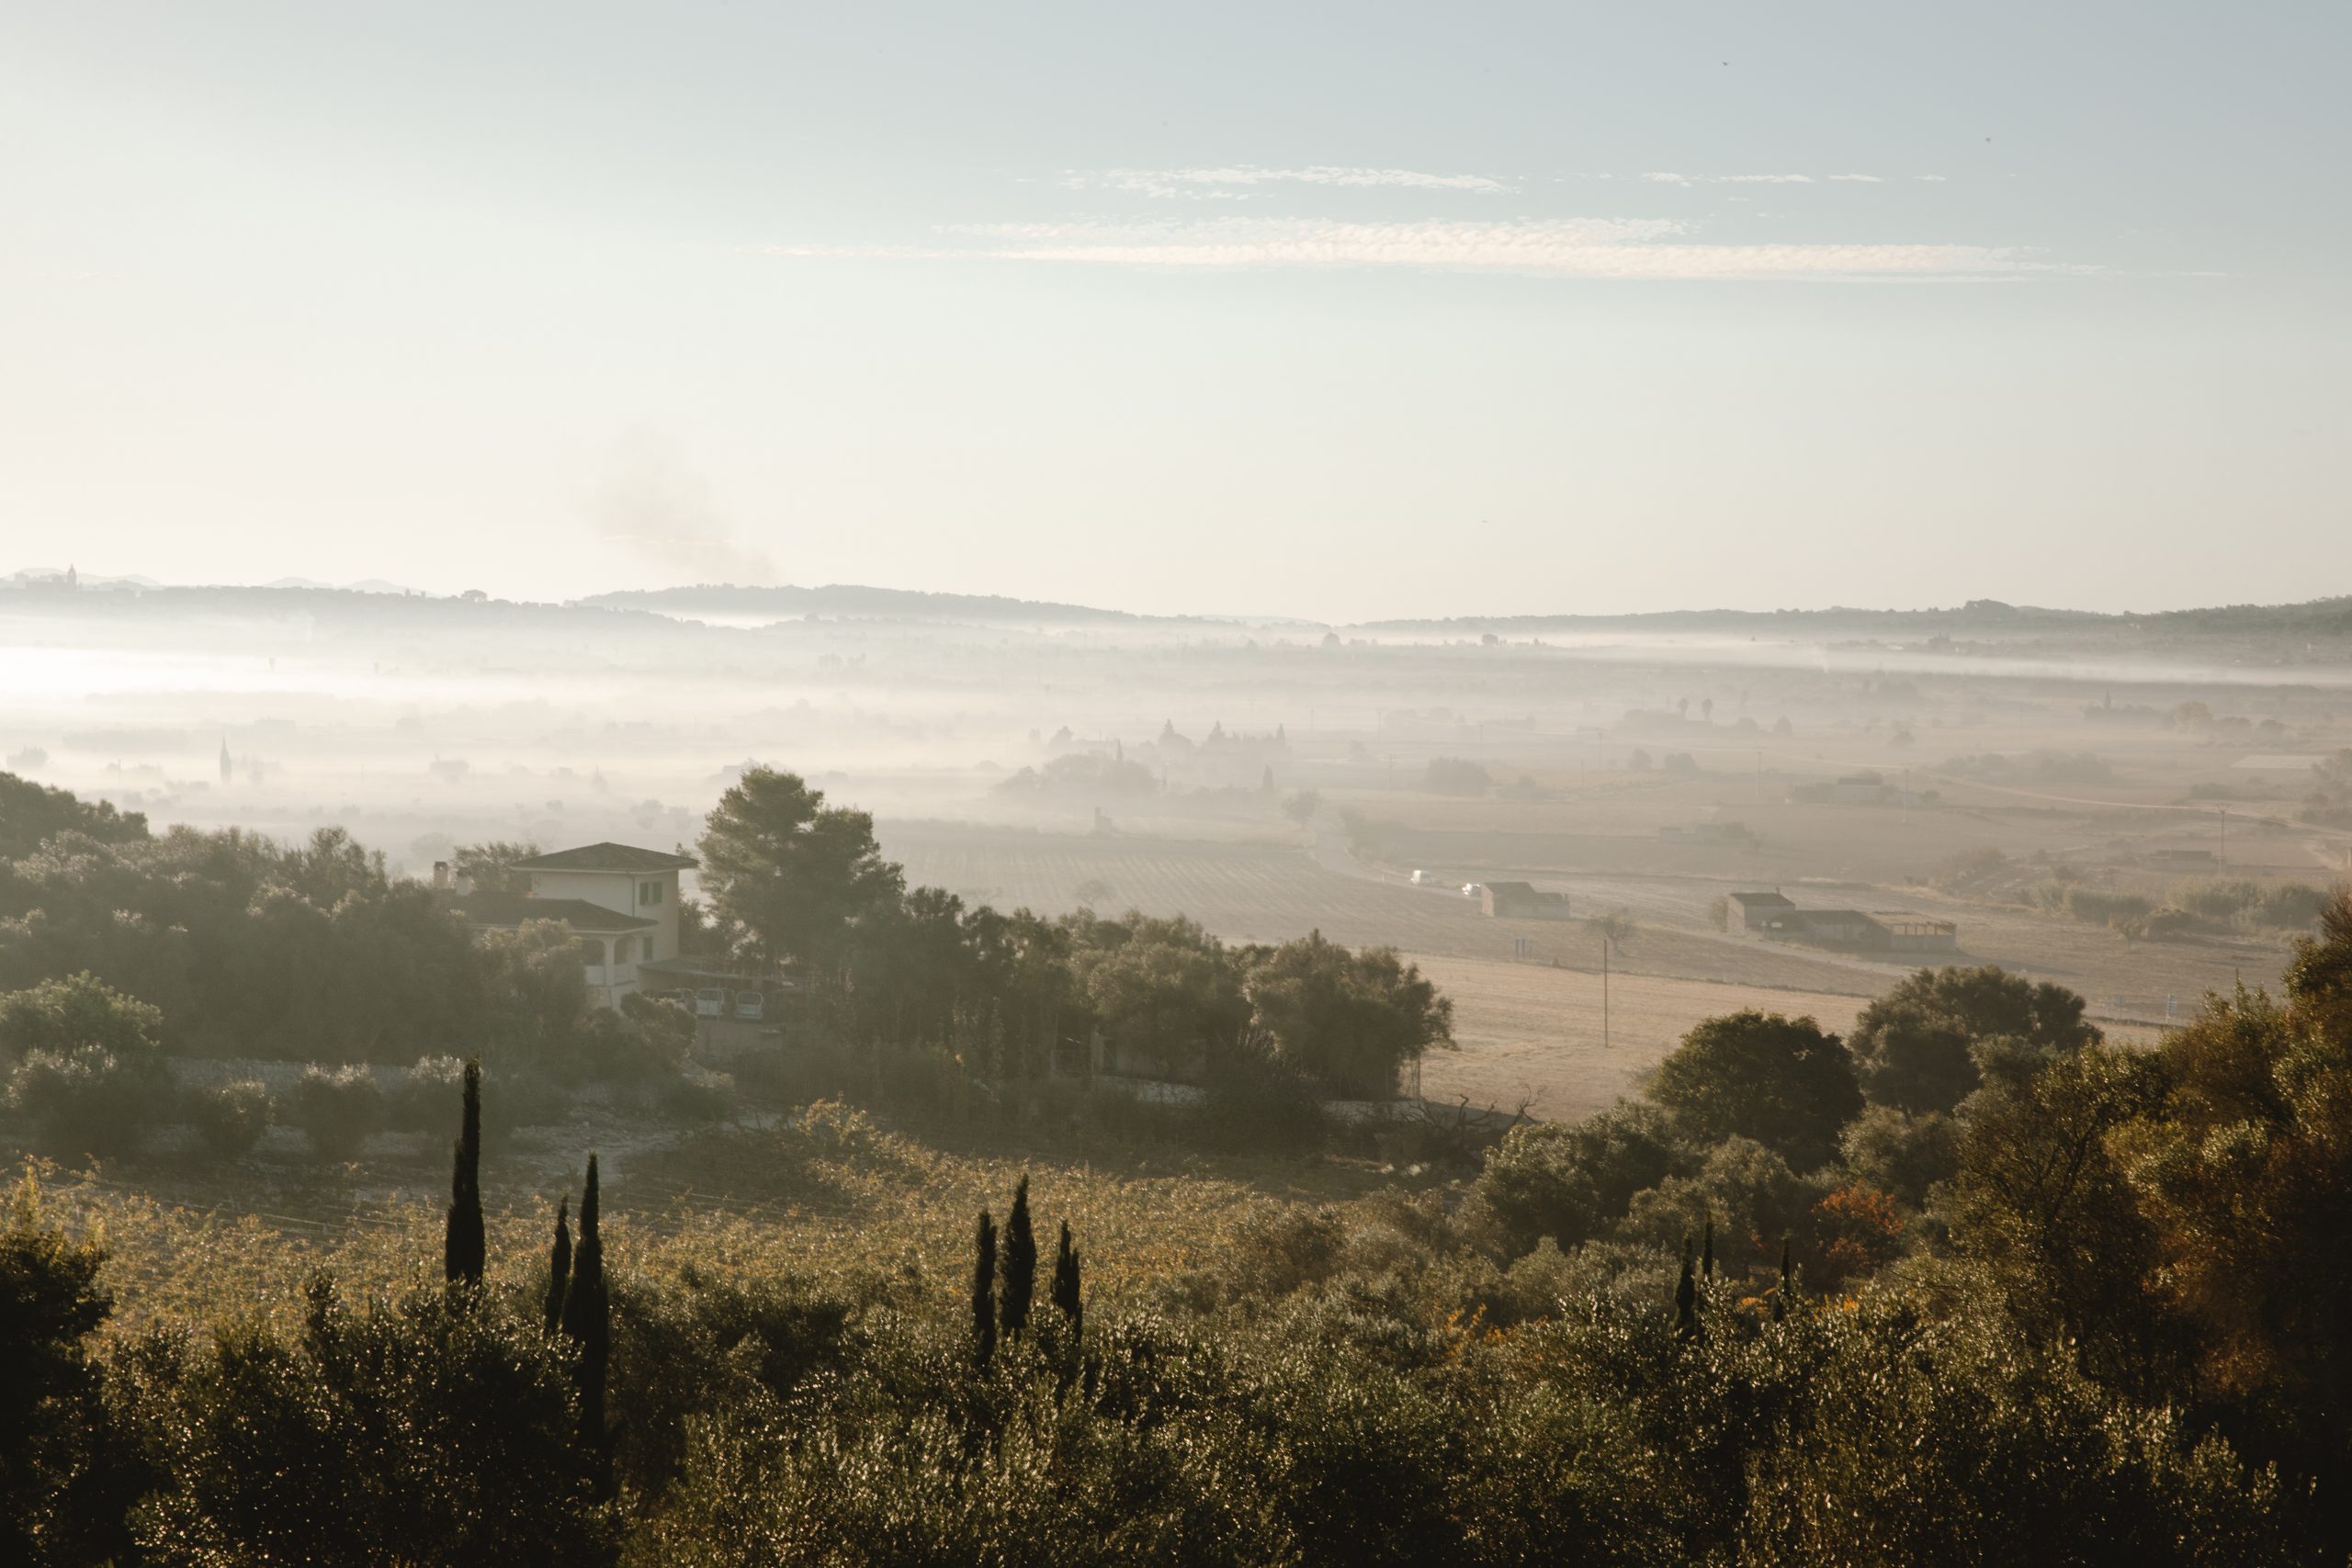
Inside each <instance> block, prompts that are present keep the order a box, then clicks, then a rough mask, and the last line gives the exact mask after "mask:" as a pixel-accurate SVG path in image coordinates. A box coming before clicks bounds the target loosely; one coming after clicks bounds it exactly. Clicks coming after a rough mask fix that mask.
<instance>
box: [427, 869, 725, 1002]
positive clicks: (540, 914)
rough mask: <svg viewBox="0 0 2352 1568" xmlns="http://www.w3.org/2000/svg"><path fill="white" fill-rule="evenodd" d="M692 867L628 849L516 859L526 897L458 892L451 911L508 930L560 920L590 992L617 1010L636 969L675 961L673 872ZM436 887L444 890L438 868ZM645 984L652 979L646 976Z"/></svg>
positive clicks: (636, 980)
mask: <svg viewBox="0 0 2352 1568" xmlns="http://www.w3.org/2000/svg"><path fill="white" fill-rule="evenodd" d="M515 865H516V868H517V869H518V870H522V871H526V872H528V873H529V874H530V876H531V890H530V891H529V892H528V893H477V892H475V891H473V890H472V889H471V888H469V887H466V886H458V887H457V888H456V889H455V891H456V894H457V898H456V908H458V912H459V913H461V914H463V915H464V916H465V917H466V918H467V919H469V920H471V921H472V922H473V923H474V924H475V925H476V926H478V927H481V928H484V929H492V930H505V931H513V930H515V928H516V927H519V926H521V925H523V924H524V923H525V922H526V921H529V920H562V921H564V922H565V923H566V924H568V925H570V926H571V930H572V932H573V934H574V935H576V936H577V937H578V938H579V939H580V956H581V964H582V967H583V968H584V969H585V970H586V972H587V980H588V995H589V998H590V999H591V1000H592V1001H594V1002H596V1003H598V1004H600V1005H602V1006H604V1007H608V1008H616V1007H618V1006H620V1005H621V998H623V997H625V996H627V995H628V993H629V992H631V991H634V990H637V989H638V988H639V985H640V983H641V979H640V976H639V966H640V965H643V964H651V963H658V962H661V961H664V960H667V961H670V962H671V963H673V964H674V963H675V961H676V959H677V957H678V874H679V873H680V872H682V871H691V870H693V869H694V868H695V865H696V862H695V860H693V859H692V858H691V857H689V856H686V855H678V854H666V853H664V852H662V851H660V850H641V849H639V848H637V847H636V846H635V845H633V844H609V843H608V844H588V845H585V846H583V847H582V848H580V849H576V850H558V851H556V852H554V853H553V854H546V855H534V856H532V857H531V858H530V859H529V860H526V861H517V862H516V863H515ZM433 870H434V882H435V885H436V886H447V866H446V865H436V866H435V867H434V868H433ZM642 978H643V979H651V978H653V976H643V977H642Z"/></svg>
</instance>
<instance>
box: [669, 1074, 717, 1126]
mask: <svg viewBox="0 0 2352 1568" xmlns="http://www.w3.org/2000/svg"><path fill="white" fill-rule="evenodd" d="M661 1104H662V1113H663V1114H664V1115H667V1116H672V1117H674V1118H676V1119H677V1120H678V1121H681V1122H717V1121H719V1120H721V1119H723V1118H725V1117H728V1116H731V1115H733V1114H734V1112H735V1080H734V1079H733V1078H732V1077H729V1076H728V1075H727V1074H725V1073H686V1074H682V1075H680V1076H679V1077H674V1078H672V1079H670V1080H669V1081H668V1082H667V1083H665V1084H663V1085H662V1098H661Z"/></svg>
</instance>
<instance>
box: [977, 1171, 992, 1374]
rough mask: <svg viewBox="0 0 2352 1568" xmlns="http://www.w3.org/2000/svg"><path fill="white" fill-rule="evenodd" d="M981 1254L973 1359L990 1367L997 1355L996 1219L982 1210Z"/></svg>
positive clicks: (979, 1245) (979, 1246)
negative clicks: (990, 1361) (990, 1360)
mask: <svg viewBox="0 0 2352 1568" xmlns="http://www.w3.org/2000/svg"><path fill="white" fill-rule="evenodd" d="M976 1248H977V1254H978V1255H977V1256H976V1257H975V1258H973V1260H972V1359H973V1360H974V1361H975V1362H976V1363H978V1365H980V1366H983V1367H985V1366H987V1365H988V1364H989V1359H991V1358H993V1357H994V1356H995V1355H996V1222H995V1221H994V1220H992V1219H990V1218H989V1212H988V1211H987V1210H986V1209H982V1210H981V1211H980V1229H979V1236H978V1242H977V1244H976Z"/></svg>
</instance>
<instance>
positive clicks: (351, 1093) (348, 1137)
mask: <svg viewBox="0 0 2352 1568" xmlns="http://www.w3.org/2000/svg"><path fill="white" fill-rule="evenodd" d="M286 1120H287V1121H288V1122H291V1123H292V1124H293V1125H295V1126H297V1127H300V1128H301V1129H302V1131H303V1133H304V1134H307V1135H308V1136H309V1138H310V1140H311V1148H313V1149H315V1150H316V1151H317V1152H318V1154H319V1156H320V1157H321V1158H322V1159H328V1160H333V1161H335V1162H337V1163H341V1162H343V1161H345V1160H350V1159H354V1158H356V1157H357V1156H358V1154H359V1151H360V1149H361V1147H362V1146H364V1145H366V1144H367V1142H368V1138H369V1136H371V1135H372V1134H375V1133H377V1132H379V1131H380V1130H381V1129H382V1128H383V1125H384V1094H383V1091H382V1090H381V1089H378V1088H377V1087H376V1079H375V1077H374V1075H373V1074H371V1073H370V1072H369V1071H368V1069H367V1068H366V1067H357V1066H351V1067H334V1068H327V1067H322V1066H318V1065H317V1064H315V1063H313V1064H312V1065H311V1066H308V1067H305V1068H304V1069H303V1070H302V1077H301V1078H300V1081H298V1082H297V1083H296V1084H295V1086H294V1093H293V1095H292V1097H291V1100H290V1103H289V1104H288V1106H287V1107H286Z"/></svg>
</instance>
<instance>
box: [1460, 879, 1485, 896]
mask: <svg viewBox="0 0 2352 1568" xmlns="http://www.w3.org/2000/svg"><path fill="white" fill-rule="evenodd" d="M1485 891H1486V888H1485V887H1484V886H1481V885H1479V884H1478V883H1476V882H1465V883H1464V884H1463V885H1462V896H1463V897H1464V898H1476V897H1477V896H1478V895H1479V894H1481V893H1484V892H1485Z"/></svg>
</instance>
